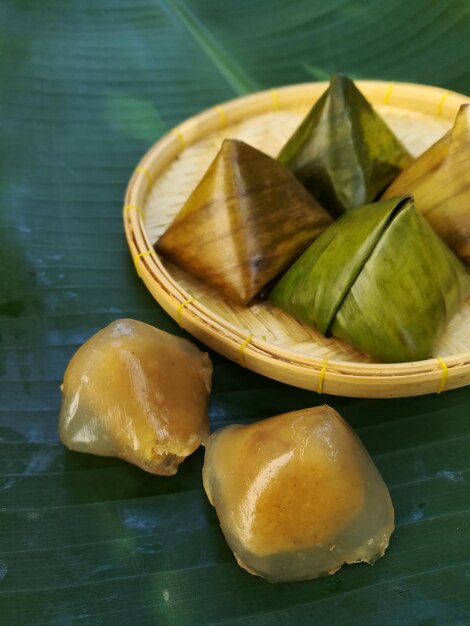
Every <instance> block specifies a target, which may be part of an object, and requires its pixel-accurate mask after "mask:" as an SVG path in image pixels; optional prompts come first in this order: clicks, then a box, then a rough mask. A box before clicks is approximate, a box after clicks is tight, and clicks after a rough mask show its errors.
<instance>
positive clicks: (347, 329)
mask: <svg viewBox="0 0 470 626" xmlns="http://www.w3.org/2000/svg"><path fill="white" fill-rule="evenodd" d="M469 293H470V275H469V273H468V271H467V270H466V268H465V267H464V266H463V265H462V264H461V263H460V261H459V260H458V259H457V258H456V257H455V256H454V254H453V253H452V252H451V251H450V250H449V248H448V247H447V246H446V245H445V244H444V243H443V242H442V241H441V240H440V239H439V237H438V236H437V235H436V234H435V233H434V231H433V230H432V228H431V227H430V226H429V224H428V223H427V222H426V220H425V219H424V218H423V217H421V215H419V213H417V212H416V211H415V209H414V207H413V199H412V198H411V197H410V196H402V197H399V198H391V199H389V200H384V201H381V202H376V203H373V204H369V205H366V206H364V207H362V208H360V209H357V210H355V211H352V212H351V213H348V214H346V215H344V216H343V217H341V218H340V219H339V220H337V221H336V222H335V223H334V224H333V225H332V226H330V228H329V229H328V230H327V231H326V232H325V233H324V234H323V235H322V236H321V237H319V238H318V239H317V240H316V241H315V242H314V243H313V244H312V245H311V246H310V248H308V250H306V252H304V254H303V255H302V256H301V257H300V258H299V259H298V261H297V262H296V263H295V264H294V265H293V266H292V267H291V268H290V269H289V270H288V271H287V272H286V273H285V274H284V276H283V277H282V278H281V280H280V281H279V282H278V283H277V285H276V286H275V287H274V289H273V291H272V292H271V294H270V299H271V301H272V302H273V303H274V304H276V305H277V306H279V307H280V308H281V309H284V310H285V311H287V312H288V313H291V314H292V315H293V316H294V317H296V318H297V319H299V320H301V321H303V322H305V323H306V324H309V325H312V326H314V327H315V328H317V329H318V330H319V332H321V333H322V334H324V335H327V336H329V335H333V336H334V337H338V338H339V339H343V340H345V341H347V342H349V343H351V344H352V345H354V346H356V347H357V348H359V349H360V350H362V351H363V352H366V353H368V354H370V355H371V356H372V357H373V358H375V359H377V360H379V361H384V362H400V361H414V360H420V359H425V358H428V357H430V356H431V355H432V352H433V348H434V346H435V344H436V342H437V340H438V339H439V337H440V336H441V334H442V333H443V332H444V330H445V328H446V326H447V324H448V322H449V321H450V319H451V318H452V317H453V316H454V314H455V313H456V312H457V311H458V309H459V307H460V306H461V304H462V303H463V301H464V299H465V298H466V297H467V295H468V294H469Z"/></svg>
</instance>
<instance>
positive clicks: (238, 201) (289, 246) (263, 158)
mask: <svg viewBox="0 0 470 626" xmlns="http://www.w3.org/2000/svg"><path fill="white" fill-rule="evenodd" d="M331 221H332V220H331V217H330V216H329V215H328V213H327V212H326V211H325V210H324V209H323V208H322V207H321V206H320V205H319V204H318V202H317V201H316V200H315V199H314V198H313V197H312V196H311V194H309V193H308V191H307V190H306V189H305V187H304V186H303V185H302V184H301V183H299V181H298V180H297V179H296V177H295V176H294V175H293V174H292V172H291V171H290V170H289V169H288V168H286V167H284V165H282V164H281V163H279V162H278V161H276V159H272V158H271V157H270V156H268V155H266V154H264V153H262V152H260V151H259V150H256V149H255V148H253V147H251V146H249V145H248V144H246V143H243V142H242V141H237V140H234V139H226V140H225V141H224V142H223V144H222V147H221V149H220V151H219V152H218V154H217V156H216V157H215V159H214V161H213V162H212V163H211V165H210V166H209V168H208V170H207V171H206V173H205V174H204V176H203V177H202V179H201V181H200V182H199V184H198V185H197V186H196V188H195V189H194V191H193V192H192V193H191V195H190V196H189V198H188V200H187V201H186V203H185V204H184V206H183V207H182V209H181V211H180V212H179V213H178V214H177V215H176V217H175V219H174V220H173V222H172V223H171V224H170V226H169V227H168V229H167V230H166V231H165V232H164V234H163V235H162V236H161V237H160V239H159V240H158V241H157V242H156V244H155V249H156V251H157V252H158V253H160V254H161V255H162V256H164V257H165V258H167V259H169V260H170V261H172V262H173V263H175V264H176V265H179V266H180V267H182V268H183V269H185V270H187V271H188V272H190V273H191V274H194V275H195V276H198V277H199V278H201V279H203V280H205V281H206V282H207V283H209V284H211V285H212V286H213V287H215V288H216V289H217V290H218V291H219V292H220V293H222V294H223V295H225V296H226V297H228V298H230V299H231V300H233V301H234V302H236V303H238V304H243V305H244V304H247V303H248V302H250V300H252V299H253V298H254V296H256V294H257V293H258V292H259V291H260V289H261V288H262V287H263V286H264V285H266V284H267V283H269V281H271V280H272V279H273V278H275V277H276V276H278V274H280V273H281V272H283V271H284V270H285V269H286V268H288V267H289V266H290V265H291V264H292V263H293V262H294V261H295V260H296V259H297V258H298V256H299V255H300V254H301V253H302V252H303V251H304V250H305V249H306V248H307V247H308V246H309V245H310V244H311V243H312V241H314V240H315V239H316V238H317V237H318V236H319V235H320V234H321V233H322V232H323V231H324V230H325V229H326V228H327V227H328V226H329V225H330V223H331Z"/></svg>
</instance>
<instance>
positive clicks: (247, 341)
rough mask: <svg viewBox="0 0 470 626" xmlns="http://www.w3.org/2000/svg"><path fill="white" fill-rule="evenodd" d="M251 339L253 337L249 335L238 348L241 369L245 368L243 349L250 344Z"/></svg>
mask: <svg viewBox="0 0 470 626" xmlns="http://www.w3.org/2000/svg"><path fill="white" fill-rule="evenodd" d="M252 339H253V335H252V334H251V333H250V334H249V335H248V337H247V338H246V339H245V341H244V342H243V343H242V345H241V346H240V347H239V348H238V350H239V352H240V357H239V361H240V365H241V366H242V367H245V355H244V352H245V348H246V347H247V345H248V344H249V343H250V341H251V340H252Z"/></svg>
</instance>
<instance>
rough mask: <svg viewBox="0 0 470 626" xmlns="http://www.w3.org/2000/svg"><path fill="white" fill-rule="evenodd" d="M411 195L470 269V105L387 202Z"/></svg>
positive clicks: (387, 194) (391, 190) (392, 189)
mask: <svg viewBox="0 0 470 626" xmlns="http://www.w3.org/2000/svg"><path fill="white" fill-rule="evenodd" d="M404 193H411V194H412V195H413V196H414V199H415V205H416V210H417V211H419V212H420V213H421V215H423V216H424V217H425V218H426V219H427V221H428V222H429V223H430V224H431V226H432V227H433V229H434V231H435V232H436V233H437V234H438V235H439V237H441V239H443V240H444V241H445V242H446V244H447V245H448V246H449V247H450V248H451V249H452V250H453V251H454V253H455V254H456V255H457V256H458V257H459V258H460V260H461V261H463V262H464V263H466V264H467V265H470V105H468V104H464V105H462V106H461V107H460V110H459V112H458V113H457V117H456V119H455V123H454V126H453V128H452V129H451V130H450V131H449V132H448V133H446V134H445V135H444V137H442V139H440V140H439V141H438V142H437V143H435V144H434V145H433V146H431V147H430V148H429V149H428V150H426V152H424V153H423V154H422V155H421V156H420V157H418V158H417V159H416V161H414V162H413V163H412V164H411V165H410V166H409V167H408V168H407V169H405V170H404V171H403V172H402V173H401V174H400V175H399V176H398V178H396V180H394V181H393V183H392V184H391V185H390V187H389V188H388V189H387V190H386V192H385V193H384V196H383V197H384V198H390V197H392V196H396V195H399V194H404Z"/></svg>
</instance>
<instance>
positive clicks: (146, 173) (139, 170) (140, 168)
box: [135, 165, 152, 187]
mask: <svg viewBox="0 0 470 626" xmlns="http://www.w3.org/2000/svg"><path fill="white" fill-rule="evenodd" d="M135 171H136V172H137V173H138V174H143V175H144V176H145V178H146V180H147V186H148V187H150V185H151V184H152V175H151V174H150V170H148V169H147V168H146V167H143V166H141V165H139V166H138V167H136V168H135Z"/></svg>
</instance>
